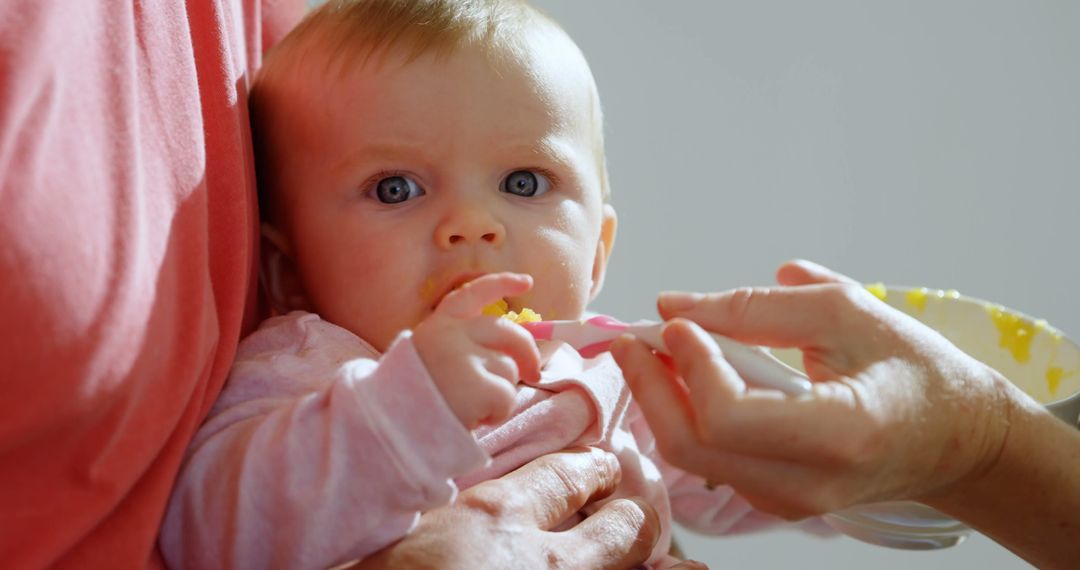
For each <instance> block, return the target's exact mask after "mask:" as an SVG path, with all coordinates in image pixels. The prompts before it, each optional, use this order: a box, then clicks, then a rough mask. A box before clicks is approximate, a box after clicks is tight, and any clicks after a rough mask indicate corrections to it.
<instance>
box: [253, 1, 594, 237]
mask: <svg viewBox="0 0 1080 570" xmlns="http://www.w3.org/2000/svg"><path fill="white" fill-rule="evenodd" d="M535 25H546V26H548V27H550V28H551V29H553V30H555V31H557V32H558V33H560V34H562V35H563V36H566V32H565V31H564V30H563V29H562V28H561V27H560V26H559V25H558V24H557V23H556V22H555V21H554V20H552V19H551V18H549V17H548V16H547V15H545V14H544V13H542V12H540V11H539V10H537V9H536V8H534V7H533V6H530V5H529V4H528V3H527V2H525V1H524V0H328V1H327V2H325V3H323V4H322V5H321V6H319V7H318V8H315V9H314V10H312V11H311V12H310V13H308V14H307V16H305V17H304V19H303V20H301V22H300V23H299V24H297V25H296V27H295V28H294V29H293V30H292V31H291V32H289V34H288V35H287V36H285V38H283V39H282V40H281V41H280V42H278V44H277V45H275V46H274V47H273V48H272V49H270V51H268V52H267V54H266V58H265V62H264V65H263V67H262V69H261V70H260V71H259V73H258V75H257V76H256V78H255V81H254V82H253V83H252V87H251V94H250V99H249V104H250V112H251V123H252V133H253V137H254V146H255V158H256V167H257V172H258V186H259V194H260V200H259V208H260V211H261V213H262V214H263V217H264V218H265V219H273V217H274V216H273V210H274V208H275V206H274V199H273V196H274V194H276V191H275V190H274V186H275V180H274V176H273V163H274V161H275V159H274V152H273V151H274V149H273V148H272V146H273V145H272V144H271V142H270V140H271V139H272V138H273V135H274V134H276V133H278V132H281V131H280V130H279V129H286V128H287V129H292V131H291V132H304V131H305V127H307V126H308V125H306V124H304V122H303V121H300V122H297V121H290V120H289V118H288V117H281V116H278V115H280V113H274V112H273V111H271V109H273V108H275V105H274V102H275V100H277V99H278V98H279V97H284V100H289V101H295V100H297V99H295V98H291V97H290V96H298V97H299V100H300V101H305V102H306V103H313V100H314V98H312V97H310V96H306V95H310V94H309V93H305V92H304V91H305V89H304V86H303V85H302V84H303V83H304V79H312V78H313V75H315V76H323V77H326V76H331V77H333V76H334V74H335V73H336V74H344V73H347V72H348V71H349V70H350V69H352V68H353V67H354V66H355V65H357V64H358V63H360V64H362V63H366V62H367V61H368V60H369V59H371V58H378V57H380V56H383V55H385V54H386V52H388V51H391V50H396V49H405V50H407V56H408V57H407V60H406V61H413V60H415V59H416V58H418V57H420V56H422V55H424V54H428V53H433V54H435V55H436V56H440V57H444V56H448V55H450V54H451V53H453V51H454V50H456V49H458V48H459V47H463V46H479V47H481V48H483V49H484V51H485V53H486V55H487V56H488V57H490V58H493V61H498V60H500V59H501V58H513V57H516V56H517V55H518V54H520V53H521V52H522V51H523V50H525V49H527V48H526V46H525V45H523V44H522V43H521V42H520V40H519V38H520V37H521V34H519V33H518V32H521V31H522V30H524V29H525V28H526V27H528V26H535ZM566 37H567V38H568V36H566ZM582 60H583V61H584V57H582ZM589 75H590V81H591V74H589ZM590 88H591V91H592V99H593V104H592V113H591V116H592V117H591V118H592V123H593V126H594V132H595V135H594V136H595V149H594V152H595V154H596V157H597V160H598V169H599V174H600V183H601V192H602V195H603V198H604V201H605V202H606V201H607V200H608V196H609V193H610V191H609V185H608V175H607V165H606V159H605V157H604V138H603V114H602V111H601V109H600V99H599V94H598V93H597V90H596V86H595V83H593V84H592V85H591V86H590ZM278 108H279V109H280V107H278ZM286 125H288V126H286ZM311 134H312V135H317V133H311Z"/></svg>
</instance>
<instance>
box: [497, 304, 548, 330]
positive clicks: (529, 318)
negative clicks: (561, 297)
mask: <svg viewBox="0 0 1080 570" xmlns="http://www.w3.org/2000/svg"><path fill="white" fill-rule="evenodd" d="M483 314H485V315H490V316H492V317H502V318H504V319H508V320H511V321H513V322H515V323H517V324H519V325H520V324H522V323H538V322H540V321H542V320H544V319H543V318H541V317H540V313H537V312H536V311H534V310H532V309H530V308H528V307H522V309H521V311H520V312H519V311H511V310H510V305H509V304H507V302H506V299H499V300H498V301H495V302H494V303H492V304H490V305H488V306H486V307H484V310H483Z"/></svg>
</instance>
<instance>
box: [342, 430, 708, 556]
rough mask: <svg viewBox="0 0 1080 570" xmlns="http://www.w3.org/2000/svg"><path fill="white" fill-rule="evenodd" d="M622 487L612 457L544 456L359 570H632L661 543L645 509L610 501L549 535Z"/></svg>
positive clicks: (428, 517) (652, 515)
mask: <svg viewBox="0 0 1080 570" xmlns="http://www.w3.org/2000/svg"><path fill="white" fill-rule="evenodd" d="M618 481H619V465H618V462H617V461H616V460H615V457H614V456H613V455H611V454H610V453H605V452H603V451H599V450H596V449H588V450H572V451H564V452H560V453H555V454H551V455H546V456H542V457H540V458H538V459H535V460H533V461H532V462H531V463H528V464H526V465H525V466H524V467H521V468H520V469H518V470H517V471H514V472H512V473H509V474H507V475H505V476H503V477H501V478H499V479H493V480H490V481H485V482H483V483H480V484H478V485H476V486H474V487H472V488H470V489H468V490H466V491H463V492H462V493H461V494H460V495H459V496H458V499H457V501H455V502H454V503H453V504H451V505H447V506H445V507H442V508H439V509H435V510H432V511H429V512H427V513H425V514H424V515H423V516H422V517H421V518H420V523H419V524H418V525H417V527H416V528H415V529H414V530H413V531H412V532H411V533H410V534H409V535H408V536H406V537H405V538H404V539H402V540H401V541H400V542H397V543H395V544H393V545H391V546H389V547H387V548H386V549H384V550H383V551H381V552H379V553H377V554H376V555H374V556H372V557H369V558H368V559H366V560H364V561H363V562H361V563H360V564H358V565H356V566H354V567H353V568H355V569H357V570H362V569H374V568H440V569H442V568H445V569H456V568H470V569H471V568H632V567H634V566H637V565H638V564H641V563H643V562H644V561H645V560H646V559H647V558H648V557H649V553H650V552H651V551H652V548H653V545H654V544H655V543H656V540H657V539H658V538H659V536H660V521H659V519H658V518H657V515H656V512H655V511H654V510H653V509H652V508H651V507H649V506H648V505H647V504H646V503H644V502H640V501H636V500H633V499H619V500H614V501H610V502H608V503H607V504H605V505H604V506H603V507H601V508H600V510H598V511H597V512H595V513H593V514H592V515H591V516H589V517H588V518H586V519H585V520H583V521H582V522H580V523H579V524H578V525H577V526H575V527H573V528H570V529H567V530H563V531H560V532H551V530H550V529H552V528H554V527H556V526H557V525H558V524H559V523H561V522H562V521H564V520H566V519H567V518H569V517H570V516H571V515H573V514H575V513H577V512H578V511H579V510H580V509H581V508H582V507H584V506H585V505H586V504H588V503H591V502H592V501H594V500H596V499H599V498H602V497H604V496H605V495H607V494H609V493H611V492H612V491H614V490H615V487H616V485H617V484H618ZM687 567H692V566H691V565H687Z"/></svg>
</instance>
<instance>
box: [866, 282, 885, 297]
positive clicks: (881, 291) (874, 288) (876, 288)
mask: <svg viewBox="0 0 1080 570" xmlns="http://www.w3.org/2000/svg"><path fill="white" fill-rule="evenodd" d="M866 290H867V291H869V292H871V293H873V294H874V296H875V297H877V298H878V299H881V300H882V301H884V300H885V297H887V296H888V294H889V293H888V291H886V289H885V284H884V283H870V284H869V285H867V286H866Z"/></svg>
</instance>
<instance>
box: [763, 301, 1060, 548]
mask: <svg viewBox="0 0 1080 570" xmlns="http://www.w3.org/2000/svg"><path fill="white" fill-rule="evenodd" d="M867 289H869V290H870V291H871V292H872V293H874V294H875V295H876V296H877V297H878V298H879V299H881V300H882V301H884V302H886V303H888V304H889V305H891V306H892V307H894V308H896V309H899V310H900V311H903V312H904V313H907V314H908V315H911V316H912V317H915V318H916V319H918V320H919V321H921V322H922V323H924V324H926V325H927V326H929V327H930V328H933V329H934V330H936V331H938V332H940V333H941V334H942V335H943V336H944V337H945V338H947V339H949V340H950V341H951V342H952V343H953V344H955V345H956V346H957V347H958V348H960V349H961V350H963V351H964V352H966V353H968V354H970V355H971V356H973V357H975V358H977V359H979V360H981V361H982V362H984V363H986V364H988V365H990V366H992V367H993V368H995V369H996V370H997V371H999V372H1001V373H1002V374H1003V375H1004V376H1005V377H1006V378H1008V379H1009V380H1010V381H1011V382H1012V383H1013V384H1015V385H1017V386H1018V387H1020V388H1021V389H1022V390H1023V391H1024V392H1026V393H1027V394H1028V395H1029V396H1031V397H1032V398H1034V399H1035V400H1036V401H1038V402H1040V403H1042V404H1044V405H1046V407H1047V409H1049V410H1050V412H1051V413H1053V414H1054V415H1055V416H1057V417H1058V418H1060V419H1061V420H1063V421H1065V422H1068V423H1069V424H1071V425H1080V346H1078V345H1077V344H1076V342H1074V341H1072V340H1070V339H1069V338H1067V337H1066V336H1064V335H1063V334H1062V333H1061V332H1060V331H1058V330H1057V329H1055V328H1053V327H1052V326H1050V325H1049V324H1048V323H1047V322H1046V321H1044V320H1041V319H1033V318H1031V317H1029V316H1027V315H1024V314H1022V313H1019V312H1017V311H1013V310H1010V309H1007V308H1005V307H1002V306H1001V305H998V304H995V303H989V302H986V301H982V300H980V299H975V298H972V297H967V296H964V295H961V294H959V293H958V292H956V291H944V290H936V289H926V288H922V287H898V286H884V285H880V284H875V285H868V286H867ZM774 352H775V353H776V355H777V357H779V358H780V359H781V360H783V361H785V362H786V363H788V364H790V365H792V366H794V367H796V368H799V369H801V368H802V357H801V355H800V354H799V353H798V351H791V350H780V351H774ZM825 520H826V522H828V523H829V524H830V525H831V526H832V527H833V528H835V529H836V530H838V531H840V532H843V533H844V534H847V535H848V536H851V537H854V538H857V539H859V540H863V541H865V542H870V543H873V544H878V545H881V546H889V547H893V548H902V549H907V550H928V549H936V548H945V547H948V546H952V545H955V544H958V543H959V542H961V541H963V539H964V538H965V537H966V536H967V535H968V534H969V533H970V529H968V527H966V526H965V525H964V524H963V523H960V522H959V521H956V520H954V519H952V518H951V517H949V516H947V515H945V514H942V513H940V512H938V511H936V510H934V509H932V508H930V507H927V506H926V505H922V504H919V503H916V502H912V501H893V502H886V503H876V504H870V505H859V506H856V507H852V508H849V509H845V510H843V511H840V512H836V513H830V514H828V515H825Z"/></svg>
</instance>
